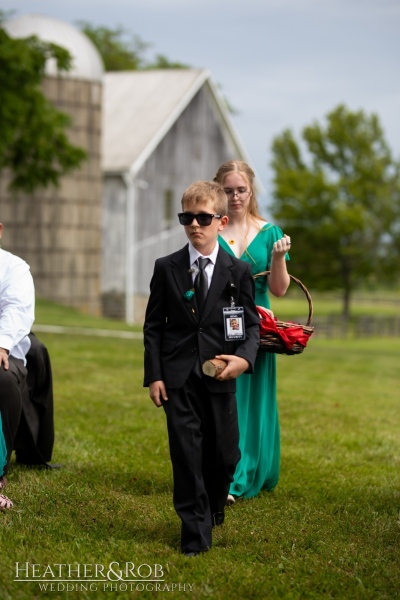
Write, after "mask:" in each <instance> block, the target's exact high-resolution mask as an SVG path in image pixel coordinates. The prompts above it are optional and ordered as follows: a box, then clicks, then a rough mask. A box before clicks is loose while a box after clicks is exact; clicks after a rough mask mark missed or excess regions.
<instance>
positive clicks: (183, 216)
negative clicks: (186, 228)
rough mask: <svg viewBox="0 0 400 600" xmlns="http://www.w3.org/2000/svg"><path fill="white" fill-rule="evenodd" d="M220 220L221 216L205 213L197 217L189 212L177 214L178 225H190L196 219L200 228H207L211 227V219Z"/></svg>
mask: <svg viewBox="0 0 400 600" xmlns="http://www.w3.org/2000/svg"><path fill="white" fill-rule="evenodd" d="M214 217H215V218H216V219H220V218H221V217H222V215H209V214H207V213H199V214H198V215H194V214H193V213H191V212H184V213H178V218H179V223H180V224H181V225H191V224H192V223H193V220H194V219H196V221H197V222H198V224H199V225H201V226H202V227H207V226H208V225H211V221H212V220H213V218H214Z"/></svg>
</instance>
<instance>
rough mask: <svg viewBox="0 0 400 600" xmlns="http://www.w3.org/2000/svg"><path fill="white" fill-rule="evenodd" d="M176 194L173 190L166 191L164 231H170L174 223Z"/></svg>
mask: <svg viewBox="0 0 400 600" xmlns="http://www.w3.org/2000/svg"><path fill="white" fill-rule="evenodd" d="M174 220H175V219H174V194H173V191H172V190H165V191H164V229H170V227H172V225H173V223H174Z"/></svg>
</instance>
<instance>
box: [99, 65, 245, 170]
mask: <svg viewBox="0 0 400 600" xmlns="http://www.w3.org/2000/svg"><path fill="white" fill-rule="evenodd" d="M103 83H104V101H103V149H102V155H103V170H104V171H105V172H109V173H110V172H111V173H112V172H114V173H119V172H123V171H129V170H130V171H133V172H134V173H137V172H138V170H139V169H140V168H141V167H142V165H143V164H144V163H145V161H146V160H147V159H148V157H149V156H150V155H151V154H152V152H153V151H154V150H155V148H156V147H157V145H158V144H159V143H160V141H161V140H162V139H163V138H164V136H165V135H166V134H167V133H168V131H169V130H170V128H171V127H172V126H173V124H174V123H175V122H176V121H177V119H178V118H179V116H180V115H181V114H182V112H183V111H184V109H185V108H186V107H187V106H188V104H189V103H190V101H191V100H192V98H193V97H194V96H195V95H196V93H197V92H198V91H199V90H200V88H201V87H202V86H204V85H205V86H207V88H208V90H209V92H210V94H211V98H212V100H213V101H214V105H215V108H216V112H217V114H218V116H219V120H220V123H221V128H222V130H223V132H224V135H225V136H226V137H227V139H228V141H229V144H230V146H231V147H232V152H233V154H235V155H236V156H237V157H238V158H242V159H243V160H248V159H247V157H246V152H245V150H244V147H243V146H242V143H241V141H240V139H239V137H238V135H237V133H236V131H235V128H234V125H233V123H232V120H231V117H230V115H229V112H228V110H227V107H226V103H225V101H224V99H223V98H222V96H221V94H220V92H219V90H218V88H217V86H216V85H215V84H214V82H213V81H212V78H211V75H210V72H209V71H208V70H204V69H160V70H151V71H119V72H108V73H105V75H104V80H103ZM133 132H134V133H133Z"/></svg>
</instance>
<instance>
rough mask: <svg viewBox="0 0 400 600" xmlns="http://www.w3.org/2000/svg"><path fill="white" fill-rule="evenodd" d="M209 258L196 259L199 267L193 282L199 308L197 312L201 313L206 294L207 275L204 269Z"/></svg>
mask: <svg viewBox="0 0 400 600" xmlns="http://www.w3.org/2000/svg"><path fill="white" fill-rule="evenodd" d="M209 260H210V259H209V258H198V259H197V264H198V266H199V272H198V273H197V275H196V279H195V280H194V290H195V293H196V300H197V306H198V307H199V311H200V312H201V311H202V309H203V305H204V301H205V299H206V296H207V293H208V279H207V273H206V272H205V270H204V269H205V268H206V266H207V265H208V262H209Z"/></svg>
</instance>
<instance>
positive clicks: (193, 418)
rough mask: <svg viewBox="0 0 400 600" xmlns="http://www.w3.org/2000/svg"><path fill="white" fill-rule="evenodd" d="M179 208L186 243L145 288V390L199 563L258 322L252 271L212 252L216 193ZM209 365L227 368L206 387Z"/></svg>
mask: <svg viewBox="0 0 400 600" xmlns="http://www.w3.org/2000/svg"><path fill="white" fill-rule="evenodd" d="M182 209H183V213H180V214H179V215H178V216H179V220H180V223H181V224H182V225H184V226H185V232H186V235H187V237H188V240H189V243H188V245H186V246H185V247H184V248H182V249H181V250H179V251H178V252H175V253H173V254H171V255H169V256H166V257H163V258H160V259H158V260H156V262H155V267H154V274H153V277H152V280H151V283H150V298H149V302H148V305H147V310H146V318H145V323H144V345H145V360H144V367H145V376H144V385H145V386H149V388H150V389H149V394H150V397H151V399H152V400H153V402H154V404H155V405H156V406H163V408H164V410H165V413H166V417H167V427H168V437H169V446H170V454H171V461H172V467H173V476H174V506H175V510H176V512H177V513H178V515H179V517H180V518H181V520H182V531H181V548H182V552H183V553H184V554H186V555H187V556H196V555H198V554H199V553H200V552H204V551H207V550H209V549H210V547H211V528H212V526H214V525H221V524H222V523H223V520H224V506H225V503H226V499H227V495H228V490H229V484H230V482H231V481H232V479H233V474H234V471H235V467H236V464H237V462H238V460H239V458H240V451H239V446H238V441H239V433H238V423H237V411H236V398H235V391H236V382H235V379H236V377H238V376H239V375H241V374H242V373H244V372H248V373H250V372H252V369H253V365H254V361H255V358H256V354H257V349H258V344H259V317H258V313H257V310H256V307H255V304H254V282H253V278H252V275H251V270H250V266H249V265H248V264H246V263H245V262H243V261H240V260H238V259H236V258H234V257H231V256H230V255H229V254H228V253H227V252H225V251H224V250H223V249H222V248H220V247H219V244H218V240H217V238H218V233H219V231H221V230H222V229H224V227H225V226H226V224H227V222H228V217H227V216H226V213H227V199H226V195H225V192H224V190H223V188H222V187H221V186H220V185H219V184H218V183H214V182H206V181H199V182H196V183H194V184H192V185H191V186H189V188H188V189H187V190H186V191H185V193H184V194H183V197H182ZM204 258H205V259H207V260H204ZM199 259H200V260H199ZM204 288H205V289H204ZM203 295H204V296H205V298H204V296H203ZM233 303H234V304H235V307H234V308H233V309H232V304H233ZM240 307H242V311H243V312H241V310H240ZM223 309H225V311H224V310H223ZM232 310H233V311H237V312H235V314H234V315H232V313H231V312H229V311H232ZM227 315H228V316H227ZM230 316H234V317H235V318H237V317H239V319H241V324H242V325H243V327H242V328H241V329H242V331H241V332H240V335H239V334H238V333H237V332H233V333H232V331H231V330H230V328H229V327H228V326H227V320H229V317H230ZM229 332H230V333H229ZM214 357H217V358H220V359H223V360H225V361H226V363H227V366H226V368H225V369H224V370H223V371H222V373H220V374H219V375H218V376H217V377H216V378H211V377H207V376H205V375H203V374H202V371H201V365H202V364H203V363H204V362H205V361H206V360H208V359H210V358H214Z"/></svg>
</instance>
